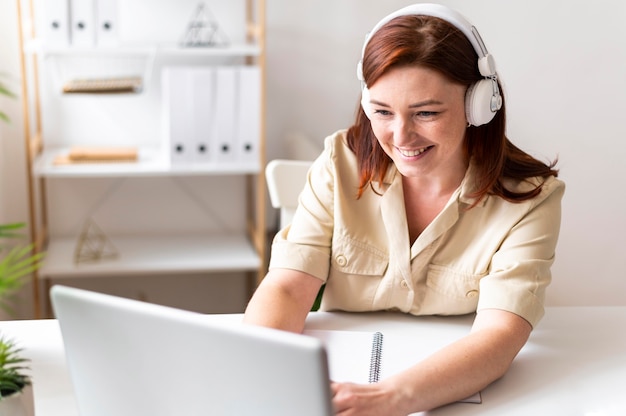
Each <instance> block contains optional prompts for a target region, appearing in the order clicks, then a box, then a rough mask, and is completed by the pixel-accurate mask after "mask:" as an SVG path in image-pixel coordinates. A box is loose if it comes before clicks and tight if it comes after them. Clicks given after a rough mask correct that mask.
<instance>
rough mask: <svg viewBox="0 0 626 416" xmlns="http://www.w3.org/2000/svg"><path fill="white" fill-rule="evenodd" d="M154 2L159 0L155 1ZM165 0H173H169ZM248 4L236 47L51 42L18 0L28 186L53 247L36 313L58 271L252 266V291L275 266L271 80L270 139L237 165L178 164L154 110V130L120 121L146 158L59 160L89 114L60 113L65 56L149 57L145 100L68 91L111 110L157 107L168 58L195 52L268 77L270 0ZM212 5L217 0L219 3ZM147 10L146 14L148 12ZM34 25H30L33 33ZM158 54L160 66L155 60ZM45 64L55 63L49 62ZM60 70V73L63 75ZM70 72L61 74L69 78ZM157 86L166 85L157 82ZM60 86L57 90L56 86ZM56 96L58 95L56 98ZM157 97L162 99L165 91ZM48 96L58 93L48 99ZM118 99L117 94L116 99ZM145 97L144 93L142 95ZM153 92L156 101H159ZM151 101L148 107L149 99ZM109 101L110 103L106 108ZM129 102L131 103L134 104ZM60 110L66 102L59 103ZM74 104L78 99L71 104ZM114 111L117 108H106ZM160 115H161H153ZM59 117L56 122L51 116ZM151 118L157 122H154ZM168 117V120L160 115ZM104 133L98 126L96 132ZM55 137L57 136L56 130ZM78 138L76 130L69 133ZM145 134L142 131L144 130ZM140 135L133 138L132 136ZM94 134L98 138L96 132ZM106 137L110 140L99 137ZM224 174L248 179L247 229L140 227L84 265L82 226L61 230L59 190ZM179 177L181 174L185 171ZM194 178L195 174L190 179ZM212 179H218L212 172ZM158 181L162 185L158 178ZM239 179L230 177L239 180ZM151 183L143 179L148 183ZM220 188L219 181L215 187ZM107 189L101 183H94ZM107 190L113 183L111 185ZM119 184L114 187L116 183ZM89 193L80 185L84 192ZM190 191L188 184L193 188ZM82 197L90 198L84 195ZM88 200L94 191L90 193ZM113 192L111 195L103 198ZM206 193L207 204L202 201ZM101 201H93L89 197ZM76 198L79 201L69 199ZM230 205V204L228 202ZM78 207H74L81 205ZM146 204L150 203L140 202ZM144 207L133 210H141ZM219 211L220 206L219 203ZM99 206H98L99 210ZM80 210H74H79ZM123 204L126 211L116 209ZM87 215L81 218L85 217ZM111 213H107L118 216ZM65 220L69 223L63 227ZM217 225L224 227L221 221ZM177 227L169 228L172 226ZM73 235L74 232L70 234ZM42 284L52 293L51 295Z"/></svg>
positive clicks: (33, 218)
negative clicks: (270, 202) (269, 182)
mask: <svg viewBox="0 0 626 416" xmlns="http://www.w3.org/2000/svg"><path fill="white" fill-rule="evenodd" d="M146 1H151V0H146ZM161 1H162V2H166V1H173V0H161ZM241 1H242V2H243V3H244V7H243V8H244V10H245V15H246V16H245V19H244V18H243V17H242V19H244V20H245V22H242V23H243V24H242V27H243V28H244V31H245V35H244V39H243V40H241V41H239V40H237V41H235V42H233V43H232V44H230V45H229V46H228V47H223V46H218V47H203V48H201V47H194V48H181V47H178V46H176V45H175V44H174V43H172V42H154V43H149V42H148V43H145V42H144V43H141V44H132V45H129V44H124V45H120V46H119V47H93V48H89V47H87V48H86V47H71V46H70V47H50V46H48V45H46V44H45V43H44V42H42V39H41V38H38V37H37V34H36V33H35V28H36V26H37V25H36V13H35V7H36V4H34V3H33V0H16V2H17V7H18V17H19V22H20V26H19V31H20V43H21V46H22V51H23V53H22V56H21V60H22V62H21V63H22V96H23V97H25V99H24V129H25V145H26V148H27V153H28V161H27V166H28V176H29V177H28V186H29V195H30V216H29V221H30V225H31V238H32V240H33V241H34V242H35V243H36V250H37V251H45V252H46V260H45V263H44V265H43V267H42V268H41V269H40V270H39V271H38V272H37V273H35V275H34V284H33V299H34V304H35V316H36V317H43V316H44V315H45V313H46V312H47V308H48V307H49V305H48V301H47V290H48V288H49V286H50V283H51V280H52V279H55V278H81V279H82V278H89V277H103V276H120V275H122V276H127V275H146V276H149V275H155V274H174V275H175V274H184V273H218V272H230V271H239V272H245V273H249V277H250V279H249V280H250V291H252V290H253V289H254V287H256V285H257V284H258V282H260V280H261V279H262V278H263V276H264V274H265V271H266V267H267V265H266V260H265V259H266V253H265V251H266V241H265V240H266V238H265V235H266V232H265V205H266V203H265V178H264V173H263V167H264V166H265V160H264V154H265V121H264V119H265V108H264V107H265V105H264V103H265V86H264V82H263V81H262V82H261V117H260V120H261V122H260V124H261V125H260V126H259V130H260V141H259V144H258V145H259V149H258V154H259V157H258V160H254V161H252V162H250V161H240V162H233V163H226V162H224V163H188V164H180V165H179V164H173V163H171V162H170V159H169V156H168V154H167V152H166V151H165V150H164V146H163V145H162V143H160V141H159V140H160V139H159V138H158V137H157V136H158V135H155V134H154V126H153V125H152V123H151V121H154V114H149V115H148V116H145V115H142V117H143V118H142V117H139V120H140V121H139V122H138V123H141V122H143V123H144V124H146V125H147V126H148V127H147V128H145V129H144V130H145V131H147V133H146V132H144V131H143V130H139V129H138V131H139V134H138V133H137V131H132V132H128V131H126V130H124V127H125V126H126V127H128V126H132V127H133V128H135V124H136V123H134V121H132V122H127V123H126V124H124V123H120V124H121V127H118V129H119V132H120V136H121V137H120V138H119V140H118V138H117V137H113V139H112V140H113V143H114V144H115V143H116V140H118V141H122V142H123V141H128V140H133V139H135V138H136V137H137V143H136V147H137V149H138V160H137V161H135V162H128V163H126V162H124V163H99V164H98V163H94V164H72V165H58V164H55V163H54V161H55V158H56V157H58V156H59V155H62V154H66V153H67V152H68V149H69V148H70V147H71V146H73V145H76V143H75V139H74V140H68V143H65V142H64V140H65V138H64V137H63V136H62V135H61V134H58V131H62V132H64V131H65V130H66V129H67V130H69V129H70V127H71V126H72V125H73V124H75V123H77V124H79V123H81V122H82V120H80V119H78V118H77V119H76V120H73V119H72V118H71V117H66V115H65V114H62V115H63V116H64V117H66V118H64V119H63V120H61V121H57V120H56V118H58V117H57V114H56V113H54V114H53V115H54V116H55V117H51V116H50V115H49V114H46V111H48V112H50V111H51V110H50V107H51V106H50V104H49V102H48V101H50V100H51V99H52V100H62V99H66V98H59V97H55V96H54V94H55V93H51V92H50V90H51V88H50V85H49V84H50V83H51V82H52V81H51V77H50V74H49V72H50V71H51V68H52V67H53V66H54V65H58V63H55V64H54V65H52V64H51V62H52V61H55V60H58V61H59V62H61V64H62V63H63V60H65V59H68V60H70V59H82V58H87V59H89V58H95V59H105V60H106V59H125V57H131V56H132V57H140V58H143V59H145V64H144V65H145V66H144V68H143V70H144V73H143V77H144V81H145V84H146V85H145V87H146V89H147V91H142V92H141V93H140V94H134V95H138V96H139V98H136V97H133V94H129V95H128V97H125V96H121V95H117V96H115V97H111V98H109V97H106V96H97V97H95V96H92V97H91V99H89V97H88V96H87V97H68V98H67V100H83V101H76V102H74V104H73V105H75V107H74V108H76V107H80V106H82V105H84V106H89V107H94V108H95V107H97V106H104V107H105V114H106V111H111V108H113V109H115V107H116V106H117V105H118V103H120V104H119V106H121V107H122V108H123V109H122V110H120V111H125V110H126V111H127V109H133V108H134V107H133V106H143V107H151V106H156V105H158V104H155V102H154V100H155V99H158V98H159V96H160V95H159V89H158V82H159V79H160V77H159V75H160V74H159V71H160V70H161V69H162V66H163V65H164V64H163V61H166V62H169V63H170V64H171V63H172V62H179V61H181V62H184V61H186V60H191V61H192V63H193V64H198V62H200V63H202V62H205V61H206V62H208V63H207V65H212V64H213V63H212V62H214V61H215V60H217V62H221V61H223V60H237V61H238V62H241V64H243V65H255V66H258V68H259V70H260V73H261V80H264V79H265V39H264V38H265V1H264V0H241ZM209 4H210V3H209ZM144 18H146V17H145V16H144ZM26 28H29V30H28V33H27V32H26V31H25V29H26ZM155 62H156V64H155ZM42 67H43V68H45V69H46V71H47V72H46V71H43V70H42ZM57 75H58V74H57ZM62 77H63V75H62V74H61V78H62ZM155 86H157V88H156V89H155ZM56 89H58V88H55V90H56ZM50 97H52V98H50ZM155 97H156V98H155ZM46 100H48V101H46ZM113 100H115V101H113ZM133 100H135V101H133ZM150 100H152V101H150ZM146 103H147V104H148V105H146ZM106 106H109V107H106ZM126 106H127V107H126ZM54 111H56V109H54ZM70 111H71V107H70ZM106 115H107V116H108V114H106ZM150 117H152V118H150ZM51 118H53V119H54V120H52V121H50V119H51ZM46 121H49V122H50V124H53V123H65V124H59V125H60V126H61V127H59V126H58V125H57V126H56V133H57V134H56V137H52V138H51V137H49V135H48V134H47V131H48V130H50V129H47V128H46V127H47V126H46ZM146 121H147V122H146ZM157 121H158V120H157ZM150 129H153V130H150ZM97 133H99V132H98V131H95V132H94V137H96V136H97ZM52 136H55V135H54V134H53V135H52ZM68 136H69V135H68ZM140 136H141V137H140ZM129 138H130V139H129ZM86 140H87V141H88V140H89V138H86ZM98 140H100V141H102V138H99V139H95V141H96V142H97V141H98ZM222 177H228V178H233V177H241V178H243V179H242V181H241V183H242V184H243V185H242V186H238V185H237V186H238V187H239V188H245V189H237V192H241V193H242V194H244V195H245V198H244V203H245V205H246V208H245V210H243V211H245V215H244V217H245V218H244V219H243V220H242V221H241V222H242V223H245V224H242V225H241V227H237V229H233V227H232V225H231V226H225V227H222V228H220V227H213V229H211V227H208V228H209V230H208V231H207V230H205V229H204V228H206V227H204V228H203V227H201V226H200V227H198V228H199V229H200V231H199V232H195V231H194V232H191V231H189V230H187V231H189V232H186V230H185V229H182V230H180V232H176V233H167V232H163V231H162V230H161V231H158V230H157V231H154V232H145V233H142V232H139V231H137V230H133V231H132V232H129V233H128V234H124V233H119V232H117V233H115V232H113V233H112V234H111V235H107V237H109V239H110V240H112V241H114V245H115V247H116V249H117V251H118V252H119V255H118V256H117V257H116V258H114V259H107V260H102V261H97V262H93V263H76V262H75V261H74V255H75V252H76V245H77V237H76V232H75V231H76V230H75V229H74V232H73V235H72V233H68V232H63V231H59V229H60V227H59V226H58V224H57V223H58V221H56V222H55V213H57V214H58V211H59V210H63V209H64V208H59V207H60V206H62V204H63V203H65V202H64V201H59V197H58V196H57V195H55V192H58V189H73V188H76V189H80V186H82V187H83V188H85V187H87V188H89V186H86V185H85V181H96V183H98V184H100V183H101V182H102V181H116V180H120V181H127V180H129V181H141V180H147V181H154V180H164V181H173V180H179V181H183V180H193V178H196V179H197V178H202V179H203V180H204V179H206V180H213V181H220V180H221V178H222ZM176 178H179V179H176ZM190 178H191V179H190ZM211 178H212V179H211ZM149 183H150V184H151V185H152V186H153V187H154V184H153V183H152V182H149ZM229 183H230V182H229ZM237 183H239V182H237ZM136 186H141V182H139V185H136ZM213 186H215V185H213ZM94 188H97V186H94ZM103 188H107V187H106V186H104V187H103ZM109 188H112V186H109ZM77 192H79V191H77ZM186 192H187V191H186ZM203 197H204V196H202V195H201V196H193V195H192V199H193V201H191V202H190V204H194V203H195V204H197V205H199V206H201V208H202V207H204V208H205V209H206V208H207V207H206V205H208V204H209V202H207V200H208V199H207V198H204V199H202V198H203ZM77 198H78V199H80V197H77ZM85 199H88V198H87V197H85ZM163 199H164V202H163V203H164V204H167V199H168V196H167V195H164V196H163ZM102 200H106V198H104V197H103V198H102ZM198 201H199V202H198ZM92 202H93V201H91V202H86V204H87V205H89V204H90V203H92ZM69 203H70V204H71V202H69ZM210 203H215V204H220V203H223V202H221V198H215V199H214V200H212V201H211V202H210ZM225 203H226V204H228V203H229V202H225ZM71 208H72V207H70V209H71ZM137 209H144V210H145V209H146V207H138V208H137ZM133 210H134V207H133V208H131V209H130V211H133ZM209 210H210V208H209ZM92 211H93V209H92ZM73 212H74V211H73ZM76 212H78V213H79V214H80V215H86V214H85V213H89V212H90V211H89V209H83V210H82V211H81V210H80V209H79V210H78V211H76ZM116 212H117V211H116ZM80 215H79V216H80ZM114 217H115V215H109V217H108V219H107V221H108V222H109V223H111V221H112V220H111V218H114ZM89 220H90V218H89V216H88V215H86V217H85V218H80V219H77V220H76V223H82V222H88V221H89ZM61 228H62V227H61ZM215 228H217V229H215ZM166 231H167V230H166ZM68 234H69V235H68ZM42 290H43V291H44V292H43V294H42Z"/></svg>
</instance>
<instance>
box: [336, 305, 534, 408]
mask: <svg viewBox="0 0 626 416" xmlns="http://www.w3.org/2000/svg"><path fill="white" fill-rule="evenodd" d="M531 329H532V327H531V325H530V324H529V323H528V322H527V321H526V320H524V319H523V318H521V317H519V316H517V315H515V314H513V313H510V312H506V311H502V310H496V309H488V310H483V311H480V312H478V315H477V316H476V319H475V321H474V325H473V327H472V331H471V333H470V334H469V335H467V336H466V337H464V338H462V339H460V340H459V341H457V342H455V343H453V344H451V345H449V346H447V347H445V348H443V349H442V350H440V351H438V352H436V353H435V354H433V355H431V356H430V357H428V358H426V359H425V360H423V361H422V362H420V363H418V364H416V365H415V366H413V367H411V368H409V369H407V370H406V371H403V372H401V373H399V374H397V375H395V376H391V377H389V378H387V379H385V380H382V381H381V382H379V383H376V384H370V385H357V384H350V383H334V384H333V386H332V387H333V395H334V397H333V404H334V405H335V409H336V411H337V414H338V415H342V416H348V415H372V416H373V415H386V416H391V415H402V416H405V415H407V414H410V413H414V412H420V411H424V410H429V409H433V408H435V407H439V406H441V405H444V404H447V403H451V402H454V401H458V400H462V399H464V398H466V397H469V396H471V395H472V394H474V393H476V392H477V391H479V390H481V389H483V388H485V387H486V386H487V385H489V384H490V383H492V382H493V381H495V380H497V379H498V378H500V377H502V376H503V375H504V373H505V372H506V371H507V369H508V368H509V366H510V364H511V362H512V361H513V358H515V356H516V355H517V353H518V352H519V350H520V349H521V348H522V347H523V346H524V344H525V343H526V341H527V340H528V336H529V335H530V332H531Z"/></svg>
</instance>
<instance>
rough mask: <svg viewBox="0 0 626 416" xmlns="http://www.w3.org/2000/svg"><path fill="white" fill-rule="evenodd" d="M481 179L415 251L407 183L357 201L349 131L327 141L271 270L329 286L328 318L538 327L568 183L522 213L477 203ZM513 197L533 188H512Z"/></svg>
mask: <svg viewBox="0 0 626 416" xmlns="http://www.w3.org/2000/svg"><path fill="white" fill-rule="evenodd" d="M473 178H474V175H473V169H472V166H471V165H470V168H469V169H468V171H467V173H466V175H465V178H464V180H463V182H462V183H461V185H460V187H459V188H458V189H457V190H456V191H455V192H454V194H453V195H452V197H451V198H450V200H449V201H448V203H447V204H446V206H445V207H444V209H443V210H442V211H441V212H440V213H439V215H438V216H437V217H436V218H435V219H434V220H433V222H432V223H431V224H430V225H429V226H428V227H427V228H426V229H425V230H424V231H423V232H422V234H421V235H420V236H419V237H418V238H417V240H416V241H415V242H414V244H413V245H412V246H411V245H410V243H409V234H408V224H407V220H406V214H405V210H404V198H403V193H402V181H401V175H400V174H399V173H398V172H397V170H396V169H395V167H394V166H392V167H391V168H390V169H389V171H388V172H387V174H386V176H385V179H384V181H383V183H381V184H376V185H374V188H375V190H376V192H374V190H373V189H370V188H368V189H367V190H366V191H365V192H364V194H363V195H362V197H361V198H360V199H356V192H357V189H358V184H359V178H358V170H357V161H356V157H355V155H354V154H353V153H352V151H350V149H349V148H348V146H347V144H346V131H345V130H341V131H338V132H337V133H335V134H334V135H331V136H329V137H328V138H326V140H325V143H324V151H323V152H322V154H321V155H320V156H319V157H318V158H317V160H316V161H315V162H314V164H313V166H312V167H311V170H310V171H309V174H308V179H307V182H306V185H305V187H304V189H303V191H302V193H301V194H300V198H299V206H298V209H297V210H296V213H295V215H294V218H293V221H292V224H291V225H289V226H286V227H285V228H284V229H282V230H281V231H280V232H279V233H278V234H277V235H276V236H275V238H274V241H273V244H272V253H271V254H272V255H271V260H270V269H272V268H285V269H294V270H300V271H304V272H306V273H309V274H311V275H313V276H315V277H317V278H319V279H321V280H323V281H325V282H326V289H325V292H324V296H323V300H322V306H321V309H322V310H345V311H374V310H398V311H402V312H406V313H411V314H414V315H433V314H440V315H451V314H466V313H471V312H475V311H477V310H481V309H502V310H506V311H510V312H512V313H515V314H517V315H519V316H521V317H522V318H524V319H526V320H527V321H528V322H530V323H531V325H533V326H535V325H536V324H537V322H539V320H540V319H541V317H542V316H543V313H544V308H543V303H544V293H545V289H546V286H547V285H548V284H549V283H550V280H551V274H550V266H551V265H552V263H553V261H554V254H555V247H556V244H557V239H558V234H559V228H560V222H561V199H562V196H563V193H564V190H565V185H564V183H563V182H562V181H560V180H558V179H556V178H554V177H550V178H548V179H547V180H546V181H545V183H544V185H543V187H542V191H541V193H540V194H539V195H538V196H537V197H535V198H533V199H531V200H527V201H524V202H521V203H511V202H508V201H506V200H504V199H502V198H500V197H496V196H487V197H485V198H483V200H482V201H481V202H480V203H479V204H478V205H477V206H475V207H473V208H471V209H469V210H468V208H469V206H470V205H471V204H472V202H473V199H472V198H471V197H470V196H469V195H470V194H471V193H472V190H473V188H472V184H473V182H474V181H473ZM506 185H507V188H508V189H510V190H512V191H523V190H529V189H530V188H531V187H532V186H533V185H530V184H528V183H513V182H511V183H507V184H506Z"/></svg>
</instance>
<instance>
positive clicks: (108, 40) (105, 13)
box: [83, 0, 119, 46]
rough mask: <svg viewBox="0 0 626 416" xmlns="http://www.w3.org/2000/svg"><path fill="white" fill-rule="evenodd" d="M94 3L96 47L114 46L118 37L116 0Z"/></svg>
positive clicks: (100, 0)
mask: <svg viewBox="0 0 626 416" xmlns="http://www.w3.org/2000/svg"><path fill="white" fill-rule="evenodd" d="M83 1H85V0H83ZM95 2H96V3H95V4H96V10H95V16H96V42H97V44H98V46H116V45H117V44H118V35H119V28H118V25H119V19H118V16H117V2H118V0H95Z"/></svg>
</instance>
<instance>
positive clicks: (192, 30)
mask: <svg viewBox="0 0 626 416" xmlns="http://www.w3.org/2000/svg"><path fill="white" fill-rule="evenodd" d="M180 44H181V46H183V47H199V46H200V47H205V46H226V45H227V44H228V39H227V38H226V35H225V34H224V33H223V32H222V30H221V29H220V27H219V24H218V23H217V21H216V20H215V18H214V17H213V15H212V14H211V12H210V11H209V8H208V7H206V5H205V4H204V3H200V4H198V6H197V7H196V10H195V11H194V13H193V15H192V17H191V20H190V21H189V24H188V25H187V30H186V32H185V34H184V36H183V39H182V41H181V42H180Z"/></svg>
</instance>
